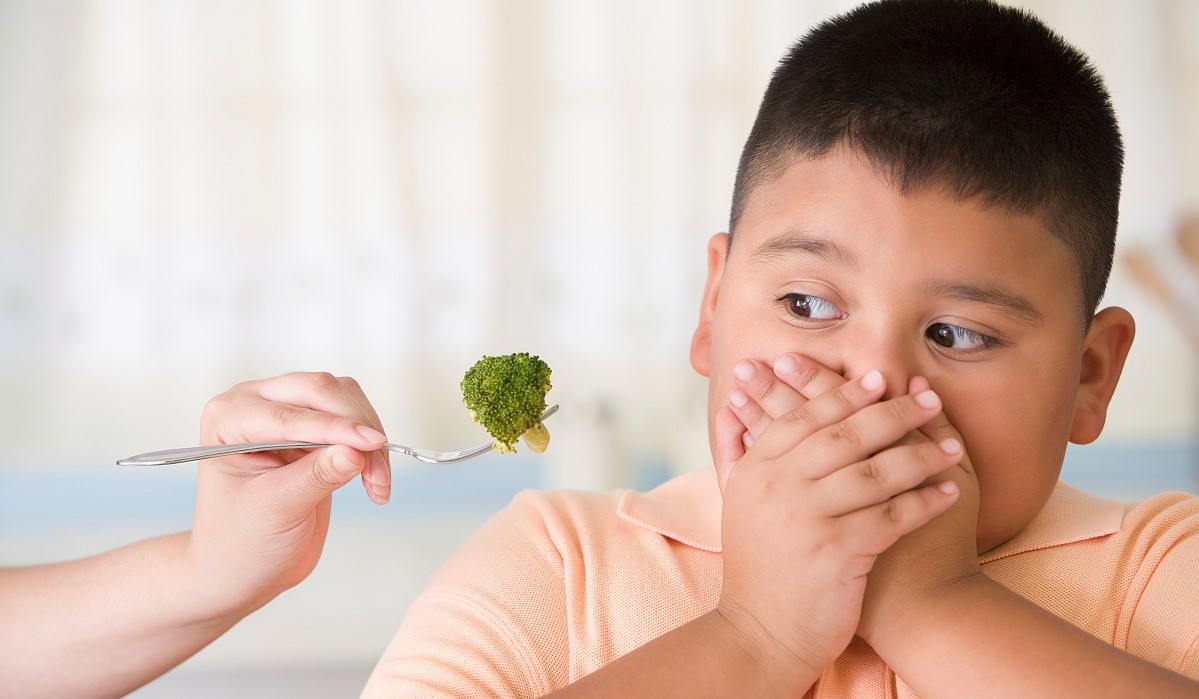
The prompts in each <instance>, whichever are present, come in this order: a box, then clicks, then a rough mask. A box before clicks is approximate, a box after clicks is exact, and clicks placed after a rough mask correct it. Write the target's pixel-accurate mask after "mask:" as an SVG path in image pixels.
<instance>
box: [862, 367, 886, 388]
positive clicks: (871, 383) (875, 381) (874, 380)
mask: <svg viewBox="0 0 1199 699" xmlns="http://www.w3.org/2000/svg"><path fill="white" fill-rule="evenodd" d="M861 381H862V388H864V389H866V390H867V391H877V390H878V389H880V388H882V386H883V375H882V373H881V372H879V370H878V369H871V370H870V371H868V372H866V373H865V374H864V375H863V376H862V378H861Z"/></svg>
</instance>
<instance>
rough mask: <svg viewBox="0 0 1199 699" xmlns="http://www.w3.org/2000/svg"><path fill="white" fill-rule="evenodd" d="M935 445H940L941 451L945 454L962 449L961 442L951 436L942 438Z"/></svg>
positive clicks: (955, 452)
mask: <svg viewBox="0 0 1199 699" xmlns="http://www.w3.org/2000/svg"><path fill="white" fill-rule="evenodd" d="M937 446H939V447H941V451H943V452H945V453H946V454H957V453H958V452H960V451H961V450H962V443H961V442H959V441H958V440H956V439H954V438H953V437H949V438H948V439H942V440H941V441H939V442H937Z"/></svg>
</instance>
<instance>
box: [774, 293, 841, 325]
mask: <svg viewBox="0 0 1199 699" xmlns="http://www.w3.org/2000/svg"><path fill="white" fill-rule="evenodd" d="M778 302H779V303H781V304H783V307H784V308H786V309H787V312H788V313H790V314H791V315H793V316H796V317H798V318H803V319H804V320H840V319H842V318H844V317H845V314H844V313H842V312H841V309H839V308H837V307H836V306H835V305H833V303H832V302H831V301H827V300H825V299H822V298H820V297H819V296H811V295H809V294H797V293H791V294H783V295H782V296H780V297H779V298H778Z"/></svg>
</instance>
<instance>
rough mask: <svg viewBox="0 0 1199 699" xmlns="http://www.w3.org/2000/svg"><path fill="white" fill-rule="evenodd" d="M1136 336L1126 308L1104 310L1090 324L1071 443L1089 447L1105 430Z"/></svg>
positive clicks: (1134, 327)
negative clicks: (1108, 411) (1111, 405)
mask: <svg viewBox="0 0 1199 699" xmlns="http://www.w3.org/2000/svg"><path fill="white" fill-rule="evenodd" d="M1134 335H1136V323H1135V322H1133V319H1132V314H1130V313H1129V312H1128V311H1126V310H1124V309H1123V308H1118V307H1115V306H1113V307H1111V308H1105V309H1103V310H1102V311H1100V312H1099V313H1097V314H1096V315H1095V318H1094V319H1093V320H1092V321H1091V327H1090V329H1089V330H1088V331H1087V337H1086V340H1085V341H1084V342H1085V345H1084V347H1083V354H1082V366H1081V368H1080V371H1079V375H1078V397H1077V399H1076V400H1075V403H1074V424H1073V425H1071V428H1070V441H1071V442H1074V443H1075V444H1089V443H1091V442H1093V441H1095V440H1096V439H1097V438H1098V437H1099V433H1100V432H1102V431H1103V423H1104V422H1105V421H1106V420H1107V406H1108V404H1109V403H1111V400H1112V394H1114V393H1115V392H1116V384H1117V383H1118V382H1119V381H1120V373H1121V372H1122V371H1123V370H1124V360H1125V359H1127V358H1128V350H1129V349H1130V348H1131V347H1132V339H1133V336H1134Z"/></svg>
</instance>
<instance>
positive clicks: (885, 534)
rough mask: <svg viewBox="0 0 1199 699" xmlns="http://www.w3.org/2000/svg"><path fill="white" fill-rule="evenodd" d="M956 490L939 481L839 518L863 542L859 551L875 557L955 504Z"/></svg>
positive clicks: (957, 492) (951, 485) (950, 484)
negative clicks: (858, 534) (856, 533)
mask: <svg viewBox="0 0 1199 699" xmlns="http://www.w3.org/2000/svg"><path fill="white" fill-rule="evenodd" d="M958 495H959V491H958V488H957V484H956V483H954V482H953V481H940V482H938V483H933V484H931V485H926V486H924V487H921V488H916V489H914V490H908V491H906V492H903V493H900V494H899V495H896V496H895V497H893V498H890V499H889V500H887V501H886V502H883V503H880V504H878V505H874V506H872V507H868V508H865V509H862V510H858V511H857V512H853V513H851V514H848V515H845V516H844V517H842V518H841V522H842V525H843V526H844V527H845V528H846V529H847V530H848V531H850V532H859V533H860V535H861V536H862V537H864V538H865V539H866V540H865V541H862V542H861V545H862V547H863V550H865V551H868V552H869V553H872V554H875V555H878V554H882V553H883V552H884V551H886V550H887V549H888V548H890V547H891V546H892V545H893V544H894V543H895V542H896V541H899V538H900V537H902V536H903V535H905V534H909V533H911V532H913V531H916V530H917V529H919V528H920V527H923V526H924V525H925V524H928V523H929V522H931V521H932V520H933V518H935V517H936V516H938V515H940V514H941V513H943V512H945V511H946V510H948V509H949V508H950V507H952V506H953V503H955V502H957V499H958Z"/></svg>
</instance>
